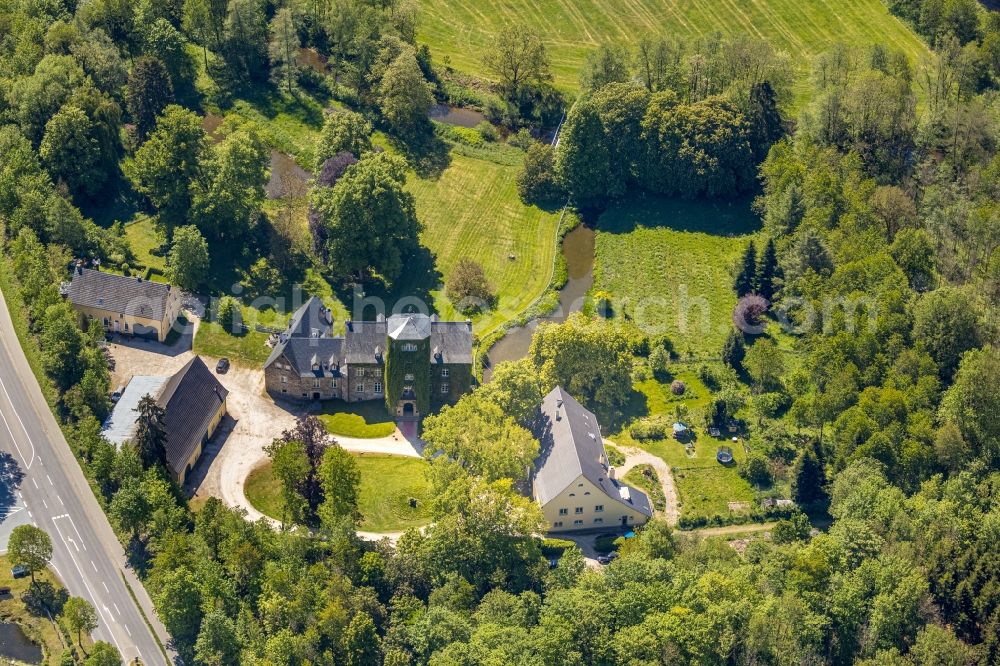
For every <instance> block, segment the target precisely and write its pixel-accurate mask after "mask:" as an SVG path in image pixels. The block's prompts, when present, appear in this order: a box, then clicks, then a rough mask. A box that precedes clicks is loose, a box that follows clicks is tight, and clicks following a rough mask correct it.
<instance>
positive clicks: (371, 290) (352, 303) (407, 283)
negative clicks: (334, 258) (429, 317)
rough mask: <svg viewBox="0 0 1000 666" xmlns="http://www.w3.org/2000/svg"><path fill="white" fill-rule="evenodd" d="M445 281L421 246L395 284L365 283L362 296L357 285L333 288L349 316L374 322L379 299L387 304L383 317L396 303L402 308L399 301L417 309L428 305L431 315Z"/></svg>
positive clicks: (434, 259) (345, 284)
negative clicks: (403, 301)
mask: <svg viewBox="0 0 1000 666" xmlns="http://www.w3.org/2000/svg"><path fill="white" fill-rule="evenodd" d="M442 278H443V276H442V274H441V272H440V271H439V270H438V269H437V258H436V257H435V256H434V253H433V252H431V250H430V249H429V248H427V247H424V246H423V245H420V246H418V248H417V249H416V250H415V251H414V253H413V254H411V255H410V257H408V258H407V260H406V262H405V263H404V267H403V274H402V275H401V276H400V277H399V278H398V279H397V280H396V282H394V283H393V284H392V285H390V286H388V287H387V286H386V285H385V284H384V283H382V282H381V281H377V280H373V281H370V282H366V283H364V284H363V285H361V289H362V294H363V296H362V295H361V294H359V293H357V291H356V290H357V288H358V287H357V286H356V285H355V283H353V282H351V281H343V282H341V283H339V284H337V285H334V294H335V295H336V297H337V298H338V299H339V300H340V302H341V303H343V304H344V305H345V306H346V307H347V310H348V316H350V317H351V318H352V319H355V320H373V319H375V317H376V315H377V314H379V312H378V311H377V305H376V302H377V301H376V299H378V300H381V301H382V303H383V304H384V305H385V312H384V313H383V314H385V315H386V316H388V315H389V314H390V313H392V312H393V311H395V309H396V306H397V304H398V305H400V306H402V305H403V304H402V303H401V302H400V301H402V300H404V299H405V300H406V301H407V303H412V304H413V306H414V307H416V306H417V304H418V303H419V304H423V305H425V306H426V308H427V311H428V313H430V312H433V311H434V295H433V294H432V293H431V292H432V291H433V290H435V289H437V288H438V287H439V286H440V285H441V280H442ZM356 299H357V300H356ZM356 307H360V310H361V311H360V312H355V311H354V310H355V308H356ZM406 309H407V310H409V309H410V308H406Z"/></svg>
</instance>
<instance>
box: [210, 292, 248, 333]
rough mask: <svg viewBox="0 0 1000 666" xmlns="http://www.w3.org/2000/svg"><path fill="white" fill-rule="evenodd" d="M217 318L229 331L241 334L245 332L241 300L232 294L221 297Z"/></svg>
mask: <svg viewBox="0 0 1000 666" xmlns="http://www.w3.org/2000/svg"><path fill="white" fill-rule="evenodd" d="M216 320H217V321H218V322H219V324H220V325H221V326H222V328H224V329H225V330H226V332H227V333H231V334H233V335H239V334H240V333H242V332H243V312H242V309H241V308H240V304H239V302H237V300H236V299H235V298H233V297H232V296H223V297H222V298H221V299H219V305H218V310H217V314H216Z"/></svg>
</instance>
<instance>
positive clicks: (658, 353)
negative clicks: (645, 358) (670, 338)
mask: <svg viewBox="0 0 1000 666" xmlns="http://www.w3.org/2000/svg"><path fill="white" fill-rule="evenodd" d="M649 369H650V370H652V371H653V376H654V377H656V378H657V379H658V380H660V381H664V380H666V379H667V378H668V377H669V376H670V352H669V351H667V349H666V348H665V347H663V346H659V345H658V346H656V347H653V350H652V351H650V352H649Z"/></svg>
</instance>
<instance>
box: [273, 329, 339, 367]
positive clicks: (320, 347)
mask: <svg viewBox="0 0 1000 666" xmlns="http://www.w3.org/2000/svg"><path fill="white" fill-rule="evenodd" d="M281 353H283V354H284V356H285V358H286V359H288V362H289V364H290V365H291V366H292V369H293V370H294V371H295V372H297V373H298V374H299V375H305V374H309V373H312V372H313V365H314V364H317V365H319V366H320V369H321V370H322V369H323V368H324V366H325V368H326V370H336V369H337V368H338V367H339V366H340V360H341V358H342V357H343V354H344V338H341V337H337V338H292V339H290V340H287V341H286V342H285V344H284V345H282V352H281ZM280 355H281V354H279V356H280Z"/></svg>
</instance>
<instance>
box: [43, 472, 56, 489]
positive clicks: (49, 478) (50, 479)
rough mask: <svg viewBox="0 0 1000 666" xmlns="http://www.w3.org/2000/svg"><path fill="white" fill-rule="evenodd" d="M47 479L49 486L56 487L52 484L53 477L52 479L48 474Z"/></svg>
mask: <svg viewBox="0 0 1000 666" xmlns="http://www.w3.org/2000/svg"><path fill="white" fill-rule="evenodd" d="M45 478H46V479H48V480H49V485H50V486H54V485H56V484H54V483H52V477H51V476H49V475H48V474H46V475H45Z"/></svg>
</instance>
